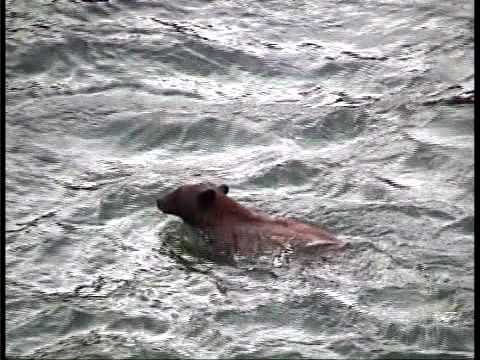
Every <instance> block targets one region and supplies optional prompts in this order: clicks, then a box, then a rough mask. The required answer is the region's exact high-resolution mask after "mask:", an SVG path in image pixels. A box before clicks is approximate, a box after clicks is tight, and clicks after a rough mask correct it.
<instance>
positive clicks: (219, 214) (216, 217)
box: [157, 183, 342, 255]
mask: <svg viewBox="0 0 480 360" xmlns="http://www.w3.org/2000/svg"><path fill="white" fill-rule="evenodd" d="M228 190H229V188H228V186H227V185H220V186H216V185H214V184H212V183H201V184H191V185H183V186H180V187H179V188H178V189H176V190H175V191H173V192H171V193H169V194H167V195H165V196H164V197H162V198H160V199H158V200H157V207H158V209H160V210H161V211H162V212H163V213H165V214H172V215H176V216H179V217H180V218H182V219H183V221H185V222H186V223H187V224H189V225H191V226H193V227H195V228H197V229H199V230H201V231H202V232H203V234H205V235H206V238H207V239H208V240H209V241H210V245H211V246H212V249H213V251H214V253H215V254H219V255H227V254H233V253H238V254H240V255H252V254H257V253H260V252H264V251H268V250H275V249H289V250H296V249H299V248H303V249H309V248H312V247H319V246H322V245H330V246H332V245H333V246H335V247H336V246H340V245H342V243H341V242H340V241H339V240H337V239H336V237H335V236H334V235H332V234H330V233H329V232H327V231H325V230H321V229H319V228H317V227H314V226H312V225H307V224H304V223H301V222H298V221H296V220H292V219H283V218H273V217H270V216H268V215H266V214H262V213H259V212H254V211H251V210H249V209H247V208H245V207H243V206H242V205H240V204H239V203H238V202H236V201H235V200H233V199H232V198H230V197H228V196H227V194H228Z"/></svg>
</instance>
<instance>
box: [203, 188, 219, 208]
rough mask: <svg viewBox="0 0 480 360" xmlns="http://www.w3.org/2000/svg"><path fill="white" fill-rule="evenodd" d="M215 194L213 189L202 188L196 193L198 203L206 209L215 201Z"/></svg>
mask: <svg viewBox="0 0 480 360" xmlns="http://www.w3.org/2000/svg"><path fill="white" fill-rule="evenodd" d="M216 196H217V193H216V192H215V190H213V189H207V190H204V191H202V192H201V193H200V194H198V203H199V204H200V206H201V207H202V208H203V209H208V208H209V207H210V206H211V205H212V204H213V202H214V201H215V197H216Z"/></svg>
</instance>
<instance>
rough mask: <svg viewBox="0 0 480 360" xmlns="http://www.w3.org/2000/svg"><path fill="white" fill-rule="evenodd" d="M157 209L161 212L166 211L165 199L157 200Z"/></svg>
mask: <svg viewBox="0 0 480 360" xmlns="http://www.w3.org/2000/svg"><path fill="white" fill-rule="evenodd" d="M157 208H158V210H161V211H164V210H165V202H164V201H163V199H157Z"/></svg>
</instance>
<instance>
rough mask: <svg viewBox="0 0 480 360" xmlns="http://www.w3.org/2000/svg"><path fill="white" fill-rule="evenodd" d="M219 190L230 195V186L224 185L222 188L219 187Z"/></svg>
mask: <svg viewBox="0 0 480 360" xmlns="http://www.w3.org/2000/svg"><path fill="white" fill-rule="evenodd" d="M218 189H219V190H220V191H221V192H223V193H224V194H225V195H227V194H228V190H229V189H228V185H225V184H222V185H220V186H219V187H218Z"/></svg>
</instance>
